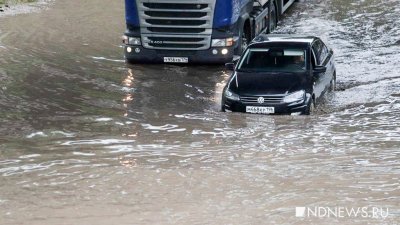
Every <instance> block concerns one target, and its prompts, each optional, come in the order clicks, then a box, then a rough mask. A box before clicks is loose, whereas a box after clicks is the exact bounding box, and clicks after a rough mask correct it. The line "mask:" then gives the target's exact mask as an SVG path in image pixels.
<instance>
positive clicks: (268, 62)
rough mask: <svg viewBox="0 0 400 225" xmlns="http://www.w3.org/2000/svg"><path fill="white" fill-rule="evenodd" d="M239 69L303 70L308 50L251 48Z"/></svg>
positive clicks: (258, 70) (265, 70) (257, 70)
mask: <svg viewBox="0 0 400 225" xmlns="http://www.w3.org/2000/svg"><path fill="white" fill-rule="evenodd" d="M238 70H239V71H254V72H303V71H304V70H306V51H305V49H296V48H261V49H260V48H254V49H251V48H249V49H247V51H246V52H245V53H244V56H243V57H242V59H241V60H240V62H239V66H238Z"/></svg>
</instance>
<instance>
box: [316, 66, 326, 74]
mask: <svg viewBox="0 0 400 225" xmlns="http://www.w3.org/2000/svg"><path fill="white" fill-rule="evenodd" d="M325 72H326V67H325V66H315V67H314V74H321V73H325Z"/></svg>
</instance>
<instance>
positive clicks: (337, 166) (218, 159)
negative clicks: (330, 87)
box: [0, 0, 400, 225]
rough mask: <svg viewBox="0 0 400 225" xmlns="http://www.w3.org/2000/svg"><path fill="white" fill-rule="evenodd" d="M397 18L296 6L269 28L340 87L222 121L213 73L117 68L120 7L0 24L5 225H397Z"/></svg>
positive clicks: (95, 2) (388, 2) (321, 4)
mask: <svg viewBox="0 0 400 225" xmlns="http://www.w3.org/2000/svg"><path fill="white" fill-rule="evenodd" d="M399 15H400V1H398V0H363V1H359V0H307V1H302V2H299V3H296V4H295V6H294V7H292V8H291V10H290V12H289V14H287V16H286V18H285V19H284V20H283V21H282V23H280V26H279V30H278V32H283V33H302V34H315V35H318V36H321V37H322V38H323V39H324V40H326V41H327V42H328V43H329V44H330V46H331V47H333V48H334V50H335V54H336V63H337V79H338V89H339V90H338V91H337V92H335V93H334V94H330V95H329V96H327V97H326V99H325V103H324V105H323V106H322V107H320V108H319V110H318V113H317V115H314V116H310V117H304V116H297V117H290V116H259V115H247V114H235V113H222V112H219V111H218V109H219V104H220V103H219V100H220V95H221V89H222V87H223V85H224V83H225V82H226V80H227V78H228V75H229V74H228V72H227V71H225V70H224V68H223V66H193V67H186V66H173V65H131V66H127V65H126V64H125V63H124V60H123V57H122V50H123V49H122V48H121V46H120V37H121V34H122V33H123V31H124V9H123V4H122V1H99V0H85V1H78V0H69V1H54V2H52V3H51V4H50V5H47V6H46V8H45V9H43V10H41V11H35V12H32V13H29V14H19V15H14V16H2V17H1V15H0V224H40V225H43V224H44V225H46V224H391V225H392V224H400V72H399V71H400V63H399V62H400V17H399ZM295 207H311V208H312V207H347V208H350V207H379V208H382V209H383V208H384V209H385V212H386V209H388V212H389V215H388V216H387V217H386V215H385V216H384V218H382V217H383V216H381V217H379V218H363V217H361V216H357V217H344V218H337V217H332V216H331V217H329V218H328V217H324V218H315V217H310V218H307V217H306V218H298V217H296V216H295Z"/></svg>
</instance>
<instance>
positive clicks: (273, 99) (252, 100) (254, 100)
mask: <svg viewBox="0 0 400 225" xmlns="http://www.w3.org/2000/svg"><path fill="white" fill-rule="evenodd" d="M260 97H263V98H264V102H263V103H259V102H258V99H259V98H260ZM284 97H285V95H268V96H251V97H247V96H240V100H241V101H242V102H243V103H245V104H259V105H263V104H271V103H272V104H274V103H280V102H282V100H283V98H284Z"/></svg>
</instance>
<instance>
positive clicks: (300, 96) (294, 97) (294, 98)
mask: <svg viewBox="0 0 400 225" xmlns="http://www.w3.org/2000/svg"><path fill="white" fill-rule="evenodd" d="M305 95H306V92H305V91H304V90H301V91H296V92H293V93H291V94H289V95H287V96H286V97H285V98H283V102H285V103H293V102H299V101H304V99H305Z"/></svg>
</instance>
